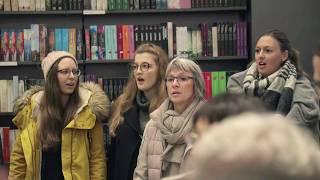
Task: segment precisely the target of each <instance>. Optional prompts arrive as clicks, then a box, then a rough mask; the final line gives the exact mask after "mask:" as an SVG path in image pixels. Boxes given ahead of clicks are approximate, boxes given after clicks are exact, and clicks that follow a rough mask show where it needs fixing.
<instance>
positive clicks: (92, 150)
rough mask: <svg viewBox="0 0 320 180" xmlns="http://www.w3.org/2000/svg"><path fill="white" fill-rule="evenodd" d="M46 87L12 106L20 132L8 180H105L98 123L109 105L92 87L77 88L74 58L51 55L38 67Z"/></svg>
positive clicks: (64, 55)
mask: <svg viewBox="0 0 320 180" xmlns="http://www.w3.org/2000/svg"><path fill="white" fill-rule="evenodd" d="M41 66H42V70H43V74H44V78H45V80H46V81H45V87H44V88H41V87H38V88H33V89H31V90H29V91H27V92H26V93H25V94H24V95H23V96H22V97H20V98H19V99H18V100H17V102H16V104H15V112H16V116H15V117H14V119H13V122H14V123H15V125H16V126H17V127H18V129H19V130H20V131H19V132H20V134H19V135H18V136H17V139H16V143H15V145H14V148H13V150H12V153H11V157H10V171H9V179H19V180H22V179H30V180H39V179H46V180H48V179H50V180H51V179H52V180H53V179H54V180H60V179H65V180H71V179H72V180H73V179H76V180H78V179H84V180H89V179H90V180H92V179H99V180H101V179H105V177H106V161H105V151H104V143H103V130H102V124H101V120H104V119H106V118H107V117H108V114H109V109H108V107H109V106H110V105H109V101H108V99H107V97H106V96H105V94H104V92H103V91H102V89H101V88H100V87H99V86H98V85H96V84H93V83H85V84H81V85H79V80H78V77H79V75H80V70H79V69H78V64H77V61H76V59H75V58H74V56H73V55H71V54H69V53H67V52H62V51H56V52H51V53H49V54H48V56H47V57H46V58H45V59H44V60H43V61H42V62H41Z"/></svg>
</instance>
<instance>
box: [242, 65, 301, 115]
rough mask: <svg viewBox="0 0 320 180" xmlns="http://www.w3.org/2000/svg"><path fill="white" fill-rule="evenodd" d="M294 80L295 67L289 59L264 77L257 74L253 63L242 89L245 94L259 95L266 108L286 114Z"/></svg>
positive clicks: (295, 77)
mask: <svg viewBox="0 0 320 180" xmlns="http://www.w3.org/2000/svg"><path fill="white" fill-rule="evenodd" d="M296 80H297V72H296V67H295V66H294V65H293V64H292V63H291V61H290V60H287V61H286V62H285V63H284V64H283V66H282V67H281V68H280V69H279V70H278V71H277V72H275V73H273V74H271V75H270V76H268V77H266V78H262V77H261V75H260V74H258V72H257V65H256V63H253V64H252V65H251V66H250V67H249V69H248V71H247V74H246V77H245V78H244V81H243V89H244V92H245V93H246V94H248V95H253V96H257V97H259V98H260V99H261V100H262V102H263V103H264V104H265V106H266V108H267V109H269V110H272V111H276V112H279V113H282V114H284V115H286V114H288V112H289V111H290V108H291V103H292V99H293V92H294V88H295V84H296Z"/></svg>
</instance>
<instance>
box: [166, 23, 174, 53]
mask: <svg viewBox="0 0 320 180" xmlns="http://www.w3.org/2000/svg"><path fill="white" fill-rule="evenodd" d="M167 29H168V33H167V35H168V56H169V58H173V23H172V22H168V23H167Z"/></svg>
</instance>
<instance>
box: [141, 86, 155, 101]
mask: <svg viewBox="0 0 320 180" xmlns="http://www.w3.org/2000/svg"><path fill="white" fill-rule="evenodd" d="M143 94H144V95H145V96H146V98H147V99H148V100H149V102H151V100H152V98H153V97H154V96H155V95H156V88H152V89H150V90H148V91H144V92H143Z"/></svg>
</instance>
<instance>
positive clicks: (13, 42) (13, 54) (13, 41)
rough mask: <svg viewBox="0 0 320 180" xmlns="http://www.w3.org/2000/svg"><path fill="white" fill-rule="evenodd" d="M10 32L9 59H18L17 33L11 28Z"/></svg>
mask: <svg viewBox="0 0 320 180" xmlns="http://www.w3.org/2000/svg"><path fill="white" fill-rule="evenodd" d="M9 33H10V34H9V36H10V39H9V49H10V50H9V61H17V34H16V31H15V30H14V29H11V30H10V31H9Z"/></svg>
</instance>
